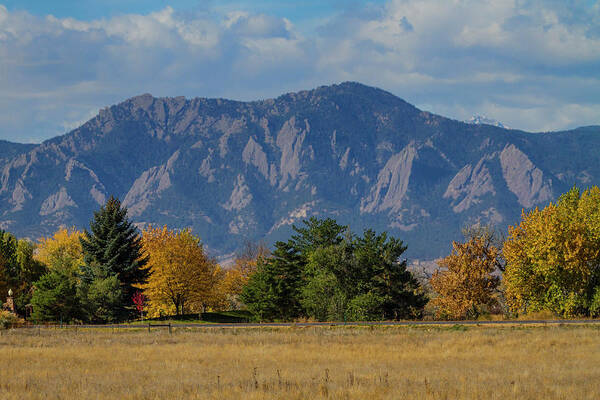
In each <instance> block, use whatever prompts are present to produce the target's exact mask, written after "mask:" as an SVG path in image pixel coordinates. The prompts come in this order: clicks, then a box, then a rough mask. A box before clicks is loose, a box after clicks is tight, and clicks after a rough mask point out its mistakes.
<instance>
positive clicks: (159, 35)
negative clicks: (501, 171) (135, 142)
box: [0, 0, 600, 143]
mask: <svg viewBox="0 0 600 400" xmlns="http://www.w3.org/2000/svg"><path fill="white" fill-rule="evenodd" d="M343 81H357V82H361V83H364V84H367V85H371V86H376V87H379V88H382V89H385V90H387V91H389V92H391V93H393V94H395V95H397V96H399V97H401V98H403V99H404V100H406V101H408V102H409V103H412V104H414V105H416V106H417V107H419V108H421V109H423V110H427V111H431V112H434V113H436V114H440V115H444V116H448V117H451V118H455V119H459V120H465V119H469V118H470V117H471V116H473V115H484V116H486V117H488V118H492V119H496V120H498V121H500V122H502V123H503V124H505V125H508V126H509V127H512V128H518V129H524V130H528V131H550V130H562V129H569V128H574V127H578V126H584V125H600V0H571V1H569V0H373V1H353V0H299V1H286V0H252V1H249V0H238V1H227V0H219V1H216V0H215V1H212V0H178V1H167V0H102V1H100V0H70V1H67V0H53V1H47V0H39V1H38V0H0V139H4V140H10V141H17V142H23V143H39V142H41V141H43V140H46V139H49V138H51V137H54V136H57V135H61V134H64V133H66V132H68V131H70V130H72V129H74V128H76V127H78V126H79V125H81V124H82V123H84V122H85V121H87V120H89V119H90V118H92V117H93V116H95V115H96V114H97V112H98V110H99V109H101V108H103V107H105V106H108V105H111V104H116V103H119V102H121V101H123V100H125V99H127V98H129V97H132V96H135V95H139V94H142V93H151V94H153V95H154V96H181V95H182V96H186V97H223V98H230V99H235V100H257V99H264V98H271V97H277V96H279V95H281V94H283V93H287V92H291V91H297V90H305V89H311V88H315V87H317V86H320V85H328V84H332V83H340V82H343Z"/></svg>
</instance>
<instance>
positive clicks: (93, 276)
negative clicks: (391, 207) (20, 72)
mask: <svg viewBox="0 0 600 400" xmlns="http://www.w3.org/2000/svg"><path fill="white" fill-rule="evenodd" d="M293 230H294V233H293V234H292V235H291V237H290V238H289V239H288V240H287V241H279V242H277V243H275V245H274V248H273V251H272V252H271V251H270V250H269V249H267V247H266V246H264V245H255V244H254V245H253V244H247V245H246V247H245V248H244V249H243V251H242V252H241V253H239V254H238V255H237V257H236V258H235V260H234V262H233V265H232V266H231V267H230V268H227V269H225V268H222V267H221V266H220V265H219V264H218V263H217V262H216V260H214V259H213V258H211V257H210V256H209V255H208V254H207V252H206V249H205V248H204V246H203V244H202V242H201V240H200V238H199V237H197V236H195V235H194V234H193V233H192V231H191V230H190V229H183V230H172V229H169V228H168V227H166V226H162V227H158V226H146V227H145V228H144V229H142V231H141V232H140V231H139V230H138V229H137V228H136V227H135V226H133V225H132V223H131V222H130V221H129V220H128V219H127V210H126V209H125V208H124V207H122V205H121V203H120V202H119V200H118V199H116V198H113V197H111V198H110V199H109V200H108V201H107V203H106V204H105V205H104V206H102V207H101V208H100V210H98V211H97V212H96V213H94V217H93V219H92V221H91V222H90V226H89V229H88V230H84V231H78V230H76V229H65V228H63V229H60V230H59V231H57V232H56V233H55V234H54V235H53V236H50V237H45V238H41V239H40V240H39V241H38V242H37V243H31V242H29V241H27V240H24V239H17V238H15V237H14V236H13V235H12V234H10V233H8V232H4V231H2V232H0V293H6V292H7V291H8V289H9V288H10V289H12V290H13V292H14V299H15V306H16V310H17V312H18V313H19V314H20V315H23V316H27V317H28V318H30V319H32V320H34V321H39V322H43V321H54V322H58V321H62V322H72V321H81V322H87V323H112V322H120V321H127V320H132V319H136V318H139V317H143V316H146V317H158V316H168V315H182V314H188V313H200V312H204V311H208V310H213V311H214V310H233V309H245V310H248V311H250V312H251V313H252V315H253V316H254V317H255V319H256V320H261V321H276V320H277V321H290V320H299V319H309V320H318V321H328V320H337V321H342V320H348V321H351V320H398V319H421V318H438V319H465V318H479V317H481V316H482V315H487V314H499V315H501V316H504V317H516V316H519V315H527V314H530V313H532V312H533V313H535V312H549V313H552V314H553V315H555V316H560V317H576V316H586V317H588V316H589V317H595V316H598V315H600V189H599V188H598V187H592V188H590V189H587V190H585V191H583V192H582V191H580V190H579V189H578V188H573V189H572V190H570V191H569V192H567V193H565V194H564V195H562V196H561V197H560V198H559V199H558V200H557V201H556V202H554V203H550V204H549V205H548V206H546V207H544V208H542V209H539V208H535V209H533V210H531V211H528V212H525V211H524V212H523V213H522V216H521V220H520V222H519V224H517V225H515V226H512V227H510V228H509V230H508V233H507V235H506V236H505V237H503V235H502V234H500V233H498V232H497V231H495V230H494V229H493V228H492V227H489V226H481V225H475V226H472V227H469V228H466V229H465V230H464V232H463V233H464V236H465V239H464V240H463V241H462V242H453V243H452V249H451V252H450V254H449V255H448V256H446V257H444V258H442V259H440V260H438V261H437V265H438V269H437V271H436V272H435V273H433V274H432V276H430V277H426V278H424V277H422V276H421V277H417V276H415V274H414V272H413V271H411V270H410V269H409V268H408V267H407V261H406V259H404V258H403V254H404V252H405V251H406V249H407V247H406V245H405V244H404V243H403V242H402V241H401V240H399V239H398V238H395V237H392V236H389V235H388V234H387V233H386V232H383V233H377V232H375V231H373V230H370V229H367V230H365V231H364V232H362V234H356V233H354V232H352V231H350V229H349V228H348V227H347V226H343V225H340V224H338V223H337V222H336V221H335V220H333V219H330V218H327V219H317V218H314V217H313V218H310V219H308V220H305V221H303V222H302V224H301V225H300V226H293ZM29 313H30V315H29Z"/></svg>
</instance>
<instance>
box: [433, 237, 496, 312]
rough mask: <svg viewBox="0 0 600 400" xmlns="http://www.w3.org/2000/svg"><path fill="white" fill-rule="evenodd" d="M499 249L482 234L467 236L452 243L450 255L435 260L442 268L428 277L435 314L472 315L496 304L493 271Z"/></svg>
mask: <svg viewBox="0 0 600 400" xmlns="http://www.w3.org/2000/svg"><path fill="white" fill-rule="evenodd" d="M499 256H500V251H499V250H498V248H497V247H496V246H495V245H494V244H492V242H491V241H490V240H488V238H486V237H481V236H480V237H471V238H470V239H469V240H468V241H466V242H465V243H457V242H452V252H451V254H450V255H448V256H446V257H445V258H443V259H441V260H440V261H438V265H439V266H440V267H441V268H442V269H440V270H438V271H437V272H435V273H434V274H433V276H432V277H431V280H430V283H431V287H432V288H433V290H434V291H435V292H436V293H437V297H435V298H434V299H432V304H433V305H434V306H435V307H436V314H437V316H438V317H442V318H451V319H463V318H475V317H477V316H478V315H479V314H480V313H481V312H482V310H483V308H490V307H493V306H495V305H496V304H497V300H496V294H497V288H498V285H499V284H500V278H499V277H498V275H495V274H494V273H495V272H497V270H498V268H499V266H500V262H499Z"/></svg>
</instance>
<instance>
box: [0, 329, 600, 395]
mask: <svg viewBox="0 0 600 400" xmlns="http://www.w3.org/2000/svg"><path fill="white" fill-rule="evenodd" d="M0 363H1V364H0V399H6V400H8V399H59V398H60V399H96V398H102V399H158V398H161V399H162V398H175V399H188V398H202V399H204V398H214V399H227V398H243V399H270V398H280V399H313V398H332V399H402V398H407V399H513V398H518V399H548V398H557V399H569V400H573V399H598V398H600V330H599V328H598V327H592V326H554V327H527V328H520V327H477V326H473V327H469V328H465V327H460V326H457V327H449V328H433V327H377V328H369V327H360V328H359V327H336V328H333V327H311V328H244V329H241V328H240V329H217V328H215V329H214V330H213V329H210V330H201V329H197V330H185V329H182V328H179V329H175V330H174V332H173V334H172V335H169V333H168V331H166V330H155V331H152V332H151V333H148V332H147V331H144V330H139V331H138V330H133V331H131V330H128V331H125V330H124V331H118V330H115V331H113V330H110V329H107V330H89V331H86V330H81V329H80V330H78V331H74V330H60V329H57V330H44V329H42V330H40V331H38V330H12V331H2V333H1V336H0Z"/></svg>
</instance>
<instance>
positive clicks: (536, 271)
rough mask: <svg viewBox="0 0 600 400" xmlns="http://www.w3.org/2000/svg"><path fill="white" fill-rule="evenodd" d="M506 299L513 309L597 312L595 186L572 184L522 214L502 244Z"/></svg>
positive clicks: (599, 195)
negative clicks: (554, 198)
mask: <svg viewBox="0 0 600 400" xmlns="http://www.w3.org/2000/svg"><path fill="white" fill-rule="evenodd" d="M503 254H504V258H505V259H506V270H505V273H504V277H503V280H504V285H505V287H506V300H507V302H508V305H509V306H510V308H511V310H512V311H513V312H516V313H526V312H530V311H542V310H549V311H551V312H553V313H555V314H558V315H560V316H563V317H573V316H578V315H592V316H596V315H600V189H599V188H598V187H596V186H594V187H592V188H590V189H588V190H585V191H584V192H583V193H581V192H580V191H579V189H577V188H573V189H571V190H570V191H569V192H567V193H565V194H563V195H562V196H561V197H560V198H559V199H558V201H557V202H556V203H550V204H549V205H548V206H547V207H545V208H544V209H542V210H540V209H538V208H536V209H534V210H532V211H529V212H527V213H525V212H524V213H523V214H522V217H521V222H520V224H519V225H517V226H514V227H510V228H509V235H508V238H507V240H506V242H505V243H504V248H503Z"/></svg>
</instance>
